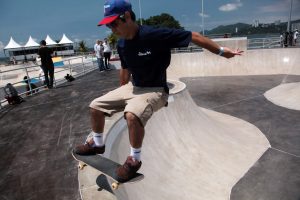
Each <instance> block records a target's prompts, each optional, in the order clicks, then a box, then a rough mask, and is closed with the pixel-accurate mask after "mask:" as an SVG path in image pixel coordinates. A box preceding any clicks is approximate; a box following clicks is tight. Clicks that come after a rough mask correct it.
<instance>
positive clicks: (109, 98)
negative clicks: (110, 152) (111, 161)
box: [73, 87, 128, 155]
mask: <svg viewBox="0 0 300 200" xmlns="http://www.w3.org/2000/svg"><path fill="white" fill-rule="evenodd" d="M123 90H124V87H121V88H118V89H116V90H113V91H111V92H109V93H107V94H106V95H104V96H101V97H99V98H96V99H94V100H93V101H92V102H91V104H90V120H91V128H92V132H91V134H92V136H93V138H92V139H90V140H88V141H86V143H85V144H82V145H78V146H76V147H75V148H74V150H73V152H75V153H77V154H79V155H94V154H103V153H104V151H105V144H104V141H103V136H104V135H103V134H104V133H103V131H104V125H105V116H112V115H113V114H114V113H116V112H119V111H122V110H123V109H124V107H125V106H126V104H125V100H124V99H123V98H124V95H126V94H127V93H128V90H126V89H125V91H123Z"/></svg>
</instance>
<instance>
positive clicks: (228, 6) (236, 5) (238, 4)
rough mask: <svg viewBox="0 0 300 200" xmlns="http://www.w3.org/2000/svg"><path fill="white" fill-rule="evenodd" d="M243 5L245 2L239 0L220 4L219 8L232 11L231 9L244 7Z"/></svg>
mask: <svg viewBox="0 0 300 200" xmlns="http://www.w3.org/2000/svg"><path fill="white" fill-rule="evenodd" d="M242 6H243V4H242V3H241V1H240V0H237V1H236V2H235V3H228V4H225V5H222V6H220V7H219V10H220V11H223V12H230V11H234V10H237V9H238V8H239V7H242Z"/></svg>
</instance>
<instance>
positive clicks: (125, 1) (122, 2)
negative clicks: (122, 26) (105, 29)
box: [98, 0, 132, 26]
mask: <svg viewBox="0 0 300 200" xmlns="http://www.w3.org/2000/svg"><path fill="white" fill-rule="evenodd" d="M131 9H132V6H131V3H130V2H129V0H106V1H105V3H104V18H103V19H102V20H101V21H100V22H99V23H98V26H102V25H105V24H109V23H111V22H113V21H114V20H116V19H117V18H118V17H119V16H120V15H121V14H124V13H125V12H126V11H130V10H131Z"/></svg>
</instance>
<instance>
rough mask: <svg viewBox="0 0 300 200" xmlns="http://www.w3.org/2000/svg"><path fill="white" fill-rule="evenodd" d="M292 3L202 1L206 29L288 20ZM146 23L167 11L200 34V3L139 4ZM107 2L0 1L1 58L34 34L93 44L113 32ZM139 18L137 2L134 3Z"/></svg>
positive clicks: (298, 1) (298, 2)
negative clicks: (106, 20)
mask: <svg viewBox="0 0 300 200" xmlns="http://www.w3.org/2000/svg"><path fill="white" fill-rule="evenodd" d="M290 1H291V0H259V1H253V0H204V14H203V16H204V27H205V29H208V30H209V29H212V28H214V27H217V26H219V25H227V24H232V23H237V22H244V23H252V22H253V21H254V20H259V21H260V22H261V23H269V22H274V21H276V20H281V21H282V22H283V21H287V20H288V16H289V9H290ZM140 2H141V11H142V17H143V18H149V17H150V16H154V15H159V14H161V13H163V12H165V13H169V14H171V15H173V16H174V17H175V18H176V20H178V21H179V22H180V24H181V25H182V26H183V27H185V29H186V30H192V31H201V30H202V26H201V24H202V23H201V19H202V18H201V16H202V13H201V0H140ZM103 3H104V0H88V1H84V0H51V1H50V0H0V27H1V29H0V56H1V54H2V55H3V48H4V47H5V46H6V45H7V44H8V42H9V39H10V36H12V37H13V38H14V40H15V41H16V42H17V43H19V44H21V45H24V44H26V42H27V41H28V38H29V36H30V35H31V36H32V37H33V38H34V39H35V40H36V41H37V42H39V41H40V40H42V39H45V38H46V35H47V34H49V35H50V37H51V38H52V39H53V40H60V39H61V37H62V35H63V34H64V33H65V34H66V35H67V37H68V38H69V39H71V40H72V41H80V40H85V41H86V42H87V44H89V45H91V44H93V43H94V41H95V40H96V39H98V38H99V39H103V38H104V37H106V36H107V35H108V34H109V33H110V32H109V30H108V29H107V28H106V27H97V26H96V25H97V23H98V21H100V19H101V18H102V16H103ZM131 3H132V5H133V10H134V11H135V13H136V14H137V17H138V18H139V0H131ZM292 18H293V19H300V0H293V13H292Z"/></svg>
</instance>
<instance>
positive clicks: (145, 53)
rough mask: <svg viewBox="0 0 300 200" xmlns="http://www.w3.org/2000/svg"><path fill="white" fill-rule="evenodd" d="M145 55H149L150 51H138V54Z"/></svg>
mask: <svg viewBox="0 0 300 200" xmlns="http://www.w3.org/2000/svg"><path fill="white" fill-rule="evenodd" d="M147 55H151V51H146V52H144V53H142V52H139V53H138V56H147Z"/></svg>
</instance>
